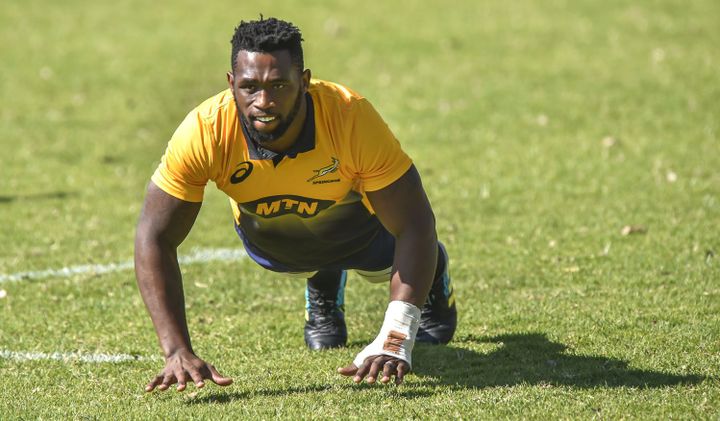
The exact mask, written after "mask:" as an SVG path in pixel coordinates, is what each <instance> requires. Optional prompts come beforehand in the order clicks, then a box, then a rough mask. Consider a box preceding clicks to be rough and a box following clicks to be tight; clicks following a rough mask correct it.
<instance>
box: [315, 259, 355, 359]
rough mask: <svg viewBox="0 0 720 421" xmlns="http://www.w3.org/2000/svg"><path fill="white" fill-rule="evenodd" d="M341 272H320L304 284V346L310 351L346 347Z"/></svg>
mask: <svg viewBox="0 0 720 421" xmlns="http://www.w3.org/2000/svg"><path fill="white" fill-rule="evenodd" d="M346 281H347V272H346V271H344V270H321V271H319V272H317V273H316V274H315V275H314V276H312V277H311V278H308V280H307V289H306V290H305V343H306V344H307V346H308V347H309V348H310V349H315V350H318V349H327V348H337V347H342V346H345V344H346V343H347V328H346V326H345V282H346Z"/></svg>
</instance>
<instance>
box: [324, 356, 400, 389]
mask: <svg viewBox="0 0 720 421" xmlns="http://www.w3.org/2000/svg"><path fill="white" fill-rule="evenodd" d="M337 371H338V373H340V374H342V375H343V376H348V377H349V376H354V377H353V381H354V382H355V383H360V382H361V381H362V380H363V379H364V378H365V376H367V382H368V383H369V384H373V383H375V381H376V380H377V378H378V375H379V374H382V377H381V378H380V383H383V384H385V383H388V382H389V381H390V377H392V376H393V375H394V376H395V384H398V385H399V384H401V383H402V382H403V378H404V377H405V375H406V374H407V373H409V372H410V366H409V365H408V363H407V362H405V361H403V360H401V359H398V358H395V357H390V356H387V355H371V356H369V357H367V358H365V361H364V362H363V363H362V365H360V367H358V366H356V365H355V364H354V363H350V365H348V366H346V367H340V368H338V369H337Z"/></svg>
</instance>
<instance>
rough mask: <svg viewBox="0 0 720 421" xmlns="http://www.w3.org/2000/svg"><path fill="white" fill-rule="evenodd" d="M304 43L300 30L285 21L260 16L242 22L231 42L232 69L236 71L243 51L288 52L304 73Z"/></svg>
mask: <svg viewBox="0 0 720 421" xmlns="http://www.w3.org/2000/svg"><path fill="white" fill-rule="evenodd" d="M302 41H303V39H302V34H301V33H300V29H298V27H297V26H295V25H293V24H292V23H290V22H286V21H284V20H280V19H276V18H268V19H263V16H262V15H260V19H259V20H251V21H249V22H245V21H241V22H240V25H238V26H237V28H235V34H234V35H233V37H232V41H230V42H231V43H232V53H231V55H230V68H231V69H233V70H235V61H236V60H237V55H238V52H240V51H243V50H244V51H252V52H262V53H270V52H273V51H278V50H288V51H289V52H290V58H291V59H292V62H293V64H294V65H295V66H296V67H297V68H298V69H299V71H300V72H302V71H303V70H305V63H304V61H303V50H302V45H301V42H302Z"/></svg>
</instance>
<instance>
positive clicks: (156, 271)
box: [135, 239, 192, 357]
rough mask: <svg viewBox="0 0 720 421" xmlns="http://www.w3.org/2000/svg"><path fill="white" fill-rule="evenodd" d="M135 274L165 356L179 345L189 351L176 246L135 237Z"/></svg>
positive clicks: (188, 335)
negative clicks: (163, 244)
mask: <svg viewBox="0 0 720 421" xmlns="http://www.w3.org/2000/svg"><path fill="white" fill-rule="evenodd" d="M135 274H136V276H137V283H138V287H139V288H140V294H141V295H142V298H143V301H144V302H145V306H146V307H147V309H148V312H149V313H150V318H151V319H152V322H153V325H154V326H155V332H156V333H157V336H158V340H159V341H160V346H161V347H162V349H163V352H164V353H165V356H166V357H167V356H170V355H172V354H173V353H175V352H176V351H178V350H180V349H187V350H189V351H192V345H191V343H190V334H189V333H188V328H187V321H186V318H185V297H184V293H183V286H182V275H181V274H180V266H179V265H178V261H177V250H176V248H174V247H172V246H162V245H160V244H158V243H157V242H153V241H150V240H142V239H138V240H137V241H136V244H135Z"/></svg>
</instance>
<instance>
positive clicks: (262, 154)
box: [240, 93, 315, 165]
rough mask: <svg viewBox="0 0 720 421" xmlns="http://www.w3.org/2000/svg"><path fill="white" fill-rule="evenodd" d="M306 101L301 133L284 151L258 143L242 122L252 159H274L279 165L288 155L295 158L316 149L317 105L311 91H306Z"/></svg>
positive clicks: (241, 125)
mask: <svg viewBox="0 0 720 421" xmlns="http://www.w3.org/2000/svg"><path fill="white" fill-rule="evenodd" d="M305 102H306V103H307V113H306V117H305V123H304V124H303V127H302V129H301V130H300V135H299V136H298V138H297V140H296V141H295V143H293V145H292V146H290V148H289V149H288V150H286V151H284V152H280V153H278V152H273V151H271V150H268V149H265V148H263V147H262V146H260V145H258V144H257V143H255V142H254V141H253V140H252V138H251V137H250V135H249V134H248V132H247V129H246V128H245V125H244V124H242V123H240V127H242V131H243V136H244V137H245V143H246V144H247V148H248V151H249V152H250V159H257V160H263V159H272V161H273V163H274V164H275V165H277V164H279V163H280V161H282V159H283V158H284V157H286V156H287V157H288V158H295V157H296V156H297V154H299V153H302V152H307V151H311V150H313V149H315V107H314V106H313V100H312V96H310V94H309V93H305Z"/></svg>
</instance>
